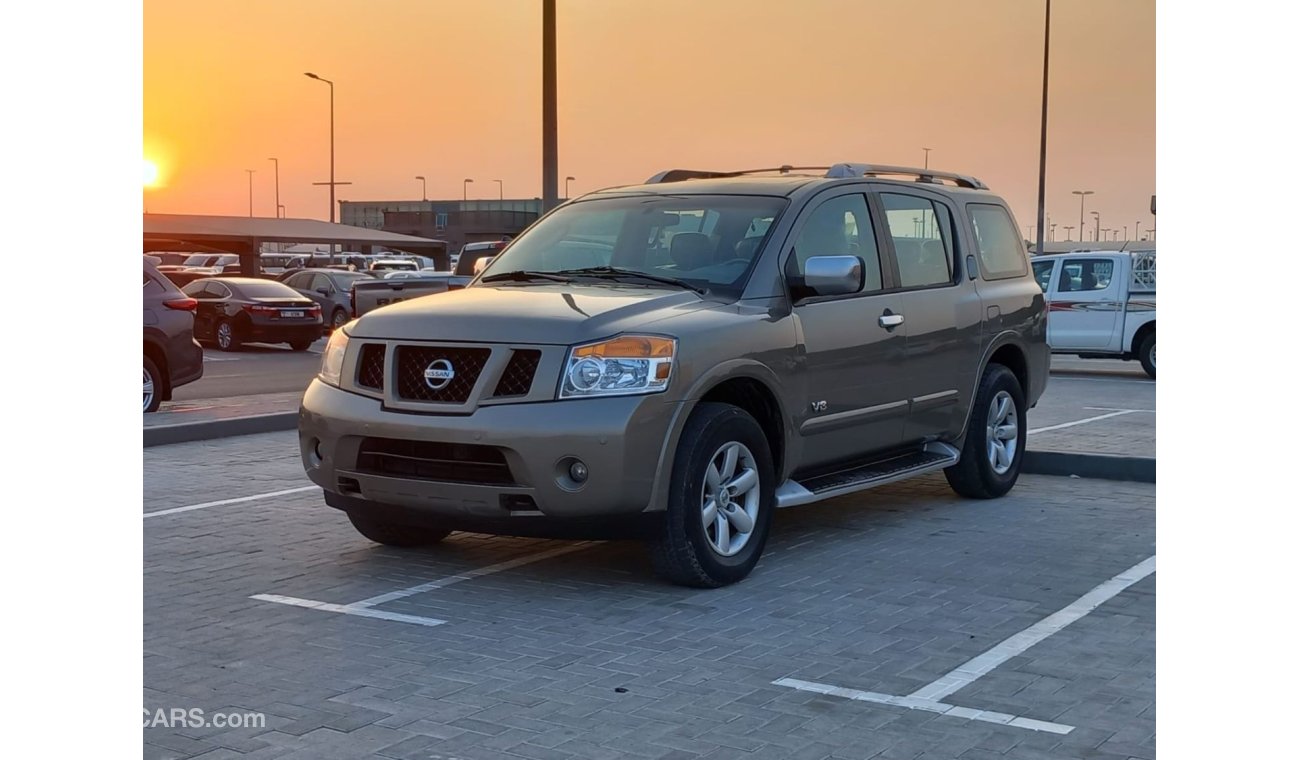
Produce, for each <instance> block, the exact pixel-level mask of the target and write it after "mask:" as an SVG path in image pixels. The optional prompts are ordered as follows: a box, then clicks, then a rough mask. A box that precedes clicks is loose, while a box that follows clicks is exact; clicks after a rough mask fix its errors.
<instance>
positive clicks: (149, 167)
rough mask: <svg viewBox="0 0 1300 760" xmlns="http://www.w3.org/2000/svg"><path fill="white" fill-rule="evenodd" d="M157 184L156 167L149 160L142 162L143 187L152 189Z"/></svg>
mask: <svg viewBox="0 0 1300 760" xmlns="http://www.w3.org/2000/svg"><path fill="white" fill-rule="evenodd" d="M157 182H158V165H157V164H155V163H154V162H153V161H150V160H149V159H147V158H146V159H145V160H144V186H145V187H153V186H154V184H155V183H157Z"/></svg>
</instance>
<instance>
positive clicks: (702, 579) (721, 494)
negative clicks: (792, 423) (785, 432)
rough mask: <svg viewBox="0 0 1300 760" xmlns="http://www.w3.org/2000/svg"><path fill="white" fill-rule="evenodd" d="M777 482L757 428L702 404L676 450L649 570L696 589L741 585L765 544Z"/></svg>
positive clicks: (733, 410) (730, 411)
mask: <svg viewBox="0 0 1300 760" xmlns="http://www.w3.org/2000/svg"><path fill="white" fill-rule="evenodd" d="M775 481H776V475H775V472H774V468H773V465H772V453H771V449H770V448H769V446H768V443H767V437H766V436H765V435H764V434H763V429H762V428H761V427H759V425H758V422H756V421H755V420H754V418H753V417H751V416H750V415H749V414H748V413H747V412H745V411H744V410H743V409H740V408H738V407H734V406H731V405H730V404H717V403H708V402H706V403H702V404H700V405H699V406H698V407H696V409H695V411H693V412H692V413H691V416H690V419H688V420H687V422H686V428H685V430H683V431H682V436H681V442H680V443H678V445H677V456H676V457H675V459H674V462H673V472H672V480H671V483H670V485H669V491H668V510H667V513H666V514H665V516H664V525H663V528H662V533H661V534H660V536H659V537H658V539H657V540H656V541H655V543H654V545H653V549H652V558H653V560H654V565H655V570H656V571H657V572H658V573H659V574H660V575H661V576H663V577H665V578H667V579H668V580H670V581H672V582H673V583H676V584H679V585H682V586H694V587H696V588H718V587H719V586H726V585H729V584H732V583H735V582H737V581H740V580H742V579H744V578H745V577H746V576H747V575H749V573H750V571H752V570H753V569H754V566H755V565H756V564H758V558H759V556H760V555H762V553H763V546H764V544H765V543H767V535H768V531H769V528H770V526H771V524H772V513H773V511H774V508H775V506H776V483H775Z"/></svg>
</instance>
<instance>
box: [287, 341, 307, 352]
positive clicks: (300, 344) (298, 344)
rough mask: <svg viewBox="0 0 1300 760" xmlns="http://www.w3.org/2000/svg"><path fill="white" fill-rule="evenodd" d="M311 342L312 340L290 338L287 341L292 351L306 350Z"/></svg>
mask: <svg viewBox="0 0 1300 760" xmlns="http://www.w3.org/2000/svg"><path fill="white" fill-rule="evenodd" d="M311 344H312V341H310V340H291V341H289V348H291V349H293V350H294V351H306V350H307V349H309V348H311Z"/></svg>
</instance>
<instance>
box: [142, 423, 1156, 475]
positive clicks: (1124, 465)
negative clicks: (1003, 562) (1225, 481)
mask: <svg viewBox="0 0 1300 760" xmlns="http://www.w3.org/2000/svg"><path fill="white" fill-rule="evenodd" d="M297 428H298V413H297V412H275V413H272V414H258V415H254V416H251V417H231V418H229V419H224V420H208V421H204V422H182V423H177V424H175V425H156V426H154V427H147V428H145V429H144V445H145V448H149V447H150V446H164V445H167V444H169V443H187V442H189V441H210V440H214V439H217V438H231V437H234V436H239V435H255V434H257V433H279V432H283V431H285V430H296V429H297ZM1020 471H1021V472H1023V473H1026V474H1028V475H1059V476H1067V477H1068V476H1070V475H1075V476H1078V477H1080V478H1097V479H1099V480H1125V481H1133V482H1137V483H1154V482H1156V460H1155V458H1154V457H1126V456H1116V455H1114V454H1076V453H1072V452H1065V451H1025V461H1024V464H1023V465H1021V468H1020Z"/></svg>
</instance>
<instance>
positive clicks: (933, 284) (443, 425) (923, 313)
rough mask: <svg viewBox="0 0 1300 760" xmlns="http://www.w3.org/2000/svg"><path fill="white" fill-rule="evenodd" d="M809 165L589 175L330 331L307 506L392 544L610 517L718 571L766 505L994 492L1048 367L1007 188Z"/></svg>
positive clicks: (1016, 457)
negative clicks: (454, 284)
mask: <svg viewBox="0 0 1300 760" xmlns="http://www.w3.org/2000/svg"><path fill="white" fill-rule="evenodd" d="M805 171H806V170H798V171H796V170H792V169H786V170H784V171H782V173H780V174H779V175H776V176H770V175H772V172H771V171H770V170H755V171H754V172H725V173H719V172H696V171H684V170H674V171H669V172H664V173H662V174H660V175H657V176H656V177H654V178H652V180H651V181H650V182H649V183H647V184H645V185H642V186H637V187H626V188H614V189H610V190H606V191H602V192H597V193H592V194H588V195H586V196H584V197H583V198H582V199H579V200H574V201H571V202H569V203H566V204H564V205H562V206H560V207H559V208H557V209H555V210H553V211H551V212H549V213H548V214H547V215H546V216H544V217H543V218H542V219H540V220H538V222H537V223H536V224H534V225H532V226H531V227H529V228H528V230H527V231H525V232H524V233H523V234H521V235H520V236H519V237H518V238H516V239H515V240H514V241H513V242H512V243H510V245H509V246H508V247H507V248H505V249H504V250H503V251H501V252H500V253H498V254H497V255H496V258H495V259H494V260H493V261H492V263H491V264H490V265H488V267H487V270H486V271H485V272H484V273H483V274H481V275H480V276H479V277H477V278H476V279H474V281H473V282H472V283H471V284H470V285H469V286H468V287H465V288H462V289H459V290H454V291H450V292H447V293H443V294H441V295H437V296H431V297H429V298H420V299H416V300H411V301H406V302H404V303H399V304H394V305H391V306H386V307H384V308H382V309H376V310H375V311H373V312H371V313H368V314H365V315H363V316H361V317H360V318H359V319H357V320H356V321H355V322H352V323H351V324H349V325H347V326H346V327H344V328H343V329H341V330H337V331H335V333H334V335H333V336H332V337H331V338H330V342H329V345H328V346H327V348H326V349H325V353H324V356H323V357H322V366H321V371H320V374H319V376H318V377H317V379H316V380H314V381H313V382H312V383H311V385H310V386H309V387H308V389H307V392H306V394H305V395H304V397H303V400H302V405H301V410H300V414H299V441H300V444H301V455H302V461H303V465H304V467H305V469H306V471H307V474H308V476H309V477H310V478H311V480H312V481H313V482H315V483H316V484H317V485H319V486H320V487H321V488H322V489H324V492H325V494H324V496H325V503H326V504H327V505H329V506H331V507H335V508H337V509H341V510H343V511H345V512H346V513H347V515H348V517H349V519H350V520H351V521H352V524H353V526H354V527H355V528H356V529H357V530H358V532H360V533H361V534H362V535H363V536H365V537H367V538H369V539H371V540H374V541H377V542H379V543H384V544H390V545H394V546H414V545H422V544H431V543H434V542H437V541H439V540H441V539H442V538H443V537H445V536H446V535H448V533H450V532H451V531H453V530H469V531H476V532H484V533H498V534H514V535H566V534H568V535H588V536H593V535H594V536H606V537H608V536H613V535H620V534H622V533H623V532H624V531H629V532H631V533H632V534H634V535H641V536H642V537H645V538H647V539H648V540H649V542H650V544H651V546H652V556H653V558H654V564H655V567H656V568H657V570H658V571H659V572H660V573H661V574H662V575H664V576H665V577H667V578H669V579H670V580H672V581H673V582H676V583H680V584H685V585H691V586H700V587H716V586H723V585H726V584H729V583H734V582H736V581H739V580H741V579H742V578H744V577H745V576H747V575H748V574H749V573H750V571H751V570H752V569H753V567H754V565H755V564H756V563H757V562H758V559H759V556H760V554H761V553H762V551H763V547H764V544H765V543H766V541H767V538H768V533H769V529H770V526H771V525H772V515H773V512H774V511H775V510H776V508H777V507H790V506H795V505H799V504H808V503H811V502H817V501H821V500H824V499H828V498H831V497H835V496H839V495H842V494H846V493H851V492H854V491H859V490H862V489H866V488H871V487H874V486H878V485H881V484H884V483H890V482H893V481H896V480H900V479H903V478H910V477H913V476H917V475H921V474H923V473H929V472H935V471H938V470H942V471H943V472H944V474H945V476H946V477H947V480H948V483H949V484H950V485H951V487H952V488H953V490H955V491H956V492H957V493H958V494H960V495H962V496H966V497H970V498H979V499H987V498H993V497H997V496H1001V495H1003V494H1005V493H1006V492H1007V491H1009V490H1010V489H1011V488H1012V486H1014V485H1015V482H1016V479H1017V477H1018V475H1019V472H1020V466H1021V462H1022V461H1023V455H1024V449H1025V441H1026V434H1027V429H1028V425H1027V424H1026V415H1027V413H1028V410H1029V408H1030V407H1032V406H1033V405H1034V404H1035V403H1036V402H1037V401H1038V399H1039V398H1040V396H1041V395H1042V393H1043V390H1044V389H1045V387H1046V385H1047V379H1048V365H1049V363H1050V354H1049V352H1048V348H1047V340H1046V339H1047V310H1046V302H1045V300H1044V298H1043V293H1042V290H1040V289H1039V287H1038V285H1037V284H1036V283H1035V282H1034V277H1033V273H1032V270H1031V269H1030V266H1029V260H1028V256H1027V253H1026V250H1025V245H1024V241H1023V240H1022V239H1021V236H1020V234H1019V232H1018V230H1019V228H1018V226H1017V225H1016V222H1015V220H1014V218H1013V217H1012V214H1011V211H1010V209H1009V208H1008V207H1007V205H1006V203H1005V202H1004V201H1003V200H1002V199H1001V198H999V197H998V196H997V195H994V194H993V193H992V192H990V191H989V190H988V189H987V187H986V186H985V185H984V183H982V182H980V181H979V180H977V179H974V178H971V177H967V176H963V175H958V174H951V173H946V172H940V171H935V170H930V169H911V168H905V167H890V166H871V165H866V164H839V165H836V166H834V167H828V168H826V170H825V171H824V172H823V171H817V172H816V173H803V172H805ZM765 172H766V173H767V174H768V175H769V176H763V174H764V173H765ZM750 175H753V176H750ZM593 253H598V256H599V258H598V262H597V263H594V264H593V263H592V255H593ZM459 263H460V265H461V266H462V267H463V266H464V265H465V261H464V258H463V257H462V259H461V261H460V262H459ZM384 282H385V283H386V284H390V285H397V284H401V282H402V281H398V282H396V283H393V282H390V281H384ZM406 282H407V283H412V282H418V281H415V280H408V281H406ZM367 284H369V283H367ZM358 293H359V291H358Z"/></svg>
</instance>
